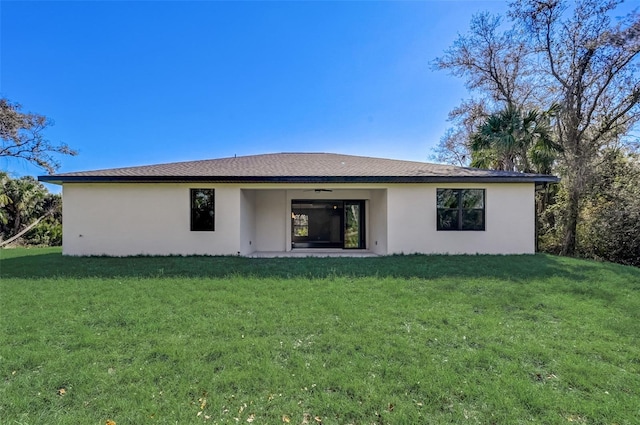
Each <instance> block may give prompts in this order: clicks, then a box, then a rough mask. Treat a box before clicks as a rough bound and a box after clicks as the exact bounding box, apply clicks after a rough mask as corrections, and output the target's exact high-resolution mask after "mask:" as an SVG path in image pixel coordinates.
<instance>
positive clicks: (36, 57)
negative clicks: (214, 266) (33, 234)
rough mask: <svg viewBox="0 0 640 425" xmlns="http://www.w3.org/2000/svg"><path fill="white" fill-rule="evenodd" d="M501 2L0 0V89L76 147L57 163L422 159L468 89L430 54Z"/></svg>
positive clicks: (3, 163) (31, 170)
mask: <svg viewBox="0 0 640 425" xmlns="http://www.w3.org/2000/svg"><path fill="white" fill-rule="evenodd" d="M506 7H507V5H506V2H504V1H490V2H485V1H413V2H396V1H383V2H355V1H353V2H323V1H317V2H204V1H198V2H167V1H143V2H129V1H104V2H93V1H84V2H82V1H71V2H33V1H2V2H0V24H1V30H0V36H1V40H0V48H1V52H0V60H1V62H0V95H2V96H4V97H7V98H9V99H10V100H12V101H14V102H18V103H20V104H22V105H23V109H24V110H26V111H32V112H37V113H40V114H44V115H47V116H48V117H50V118H52V119H53V120H54V121H55V125H54V126H53V127H51V128H49V129H48V130H47V133H46V134H47V136H48V138H49V139H50V140H52V141H64V142H66V143H67V144H69V145H70V146H71V147H73V148H75V149H77V150H78V151H79V155H78V156H77V157H74V158H71V157H63V158H61V160H62V167H61V169H60V170H59V171H60V172H66V171H76V170H92V169H100V168H113V167H123V166H133V165H144V164H154V163H163V162H173V161H186V160H196V159H206V158H220V157H228V156H233V155H251V154H259V153H268V152H336V153H346V154H354V155H365V156H380V157H388V158H397V159H409V160H422V161H426V160H428V159H429V155H430V154H431V148H432V147H433V146H434V145H435V144H436V143H437V142H438V140H439V139H440V137H441V136H442V134H443V133H444V131H445V129H446V128H447V127H448V123H447V121H446V119H447V113H448V112H449V110H451V108H453V107H454V106H456V105H457V104H459V102H460V100H461V99H463V98H465V97H467V93H466V90H465V89H464V86H463V84H462V82H461V81H460V80H459V79H456V78H454V77H452V76H449V75H447V74H446V73H444V72H438V71H433V70H432V69H431V63H432V61H433V60H434V58H435V57H437V56H440V55H442V53H443V51H444V50H445V49H446V48H447V47H448V46H450V45H451V43H452V42H453V41H454V40H455V38H456V37H457V34H458V33H463V32H465V31H466V30H467V28H468V25H469V21H470V18H471V16H472V14H474V13H477V12H479V11H484V10H489V11H492V12H503V11H505V10H506ZM0 168H2V169H5V170H8V171H10V172H11V173H14V174H15V175H24V174H32V175H39V174H44V172H43V171H41V170H39V169H37V168H35V167H32V166H29V165H27V164H25V163H24V162H21V161H11V160H6V159H0Z"/></svg>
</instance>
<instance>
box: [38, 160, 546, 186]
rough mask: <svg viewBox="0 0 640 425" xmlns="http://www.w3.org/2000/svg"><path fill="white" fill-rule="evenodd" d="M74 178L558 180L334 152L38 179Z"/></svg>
mask: <svg viewBox="0 0 640 425" xmlns="http://www.w3.org/2000/svg"><path fill="white" fill-rule="evenodd" d="M38 179H39V180H40V181H44V182H49V183H57V184H62V183H72V182H186V181H188V182H191V181H200V182H253V183H267V182H280V183H426V182H536V183H542V182H556V181H558V178H556V177H554V176H549V175H544V174H524V173H517V172H507V171H494V170H481V169H477V168H467V167H456V166H453V165H442V164H430V163H426V162H417V161H401V160H395V159H384V158H370V157H364V156H353V155H340V154H333V153H276V154H264V155H250V156H239V157H233V158H220V159H208V160H201V161H187V162H174V163H169V164H158V165H146V166H140V167H126V168H112V169H106V170H95V171H79V172H72V173H61V174H53V175H48V176H40V177H38Z"/></svg>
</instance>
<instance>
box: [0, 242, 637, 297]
mask: <svg viewBox="0 0 640 425" xmlns="http://www.w3.org/2000/svg"><path fill="white" fill-rule="evenodd" d="M603 273H604V274H606V275H607V276H609V277H612V276H613V277H615V278H616V279H624V280H627V279H629V280H630V281H635V282H637V285H638V288H639V289H640V269H636V268H633V267H628V266H620V265H617V264H610V263H596V262H593V261H586V260H577V259H571V258H564V257H556V256H552V255H545V254H538V255H393V256H385V257H366V258H344V257H342V258H340V257H338V258H335V257H329V258H313V257H306V258H245V257H208V256H192V257H180V256H169V257H152V256H139V257H124V258H114V257H66V256H62V255H61V254H60V253H51V252H50V251H44V250H43V251H42V253H39V252H37V251H35V250H34V251H32V252H29V253H28V254H26V255H3V256H2V259H1V260H0V276H1V277H2V278H21V279H38V278H62V279H64V278H87V277H94V278H96V277H97V278H122V277H135V278H159V277H165V278H166V277H186V278H227V277H234V276H242V277H256V278H284V279H289V278H297V277H303V278H331V277H338V276H347V277H396V278H407V279H410V278H419V279H438V278H461V279H476V278H478V279H480V278H481V279H500V280H509V281H514V282H523V283H526V282H530V281H531V280H532V279H550V278H553V277H560V278H569V279H571V280H573V281H574V282H577V283H579V282H581V281H593V280H594V279H597V278H598V276H600V275H602V274H603ZM602 277H603V278H604V276H602Z"/></svg>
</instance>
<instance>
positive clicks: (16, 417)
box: [0, 249, 640, 425]
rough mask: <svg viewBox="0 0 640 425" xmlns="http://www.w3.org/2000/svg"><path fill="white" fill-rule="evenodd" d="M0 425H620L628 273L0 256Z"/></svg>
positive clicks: (634, 379)
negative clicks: (242, 424) (252, 424)
mask: <svg viewBox="0 0 640 425" xmlns="http://www.w3.org/2000/svg"><path fill="white" fill-rule="evenodd" d="M0 256H1V257H0V275H1V277H2V279H1V282H0V341H2V343H0V423H2V424H54V423H55V424H96V425H97V424H105V423H106V421H107V420H112V421H115V422H116V423H117V425H124V424H176V423H177V424H197V423H210V424H215V423H220V424H222V423H233V424H235V423H256V424H278V423H280V424H284V423H292V424H301V423H309V424H319V423H322V424H348V423H352V424H383V423H384V424H416V423H425V424H427V423H428V424H528V423H541V424H567V423H577V424H619V425H621V424H636V423H637V421H638V418H639V417H640V393H639V389H640V343H639V342H640V341H639V340H638V339H639V336H640V269H636V268H632V267H624V266H619V265H614V264H606V263H596V262H590V261H582V260H575V259H567V258H560V257H553V256H547V255H536V256H503V257H501V256H393V257H380V258H354V259H350V258H279V259H247V258H241V257H188V258H181V257H169V258H157V257H136V258H120V259H118V258H105V257H94V258H67V257H62V256H61V255H60V251H59V249H29V250H27V249H14V250H2V251H0Z"/></svg>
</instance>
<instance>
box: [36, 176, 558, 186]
mask: <svg viewBox="0 0 640 425" xmlns="http://www.w3.org/2000/svg"><path fill="white" fill-rule="evenodd" d="M38 180H39V181H41V182H46V183H53V184H64V183H191V182H201V183H557V182H559V181H560V179H559V178H558V177H555V176H549V175H544V174H540V175H538V174H534V175H531V174H530V175H526V174H525V175H522V176H478V177H474V176H283V177H259V176H257V177H254V176H249V177H243V176H135V177H131V176H56V175H53V176H38Z"/></svg>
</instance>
